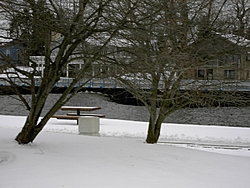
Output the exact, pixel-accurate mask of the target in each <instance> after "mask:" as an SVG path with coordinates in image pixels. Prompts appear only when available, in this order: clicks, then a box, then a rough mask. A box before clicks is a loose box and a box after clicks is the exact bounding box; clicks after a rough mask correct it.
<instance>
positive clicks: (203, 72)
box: [197, 70, 205, 78]
mask: <svg viewBox="0 0 250 188" xmlns="http://www.w3.org/2000/svg"><path fill="white" fill-rule="evenodd" d="M197 76H198V78H205V71H204V70H198V75H197Z"/></svg>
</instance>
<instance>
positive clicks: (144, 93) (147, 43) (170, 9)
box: [110, 0, 235, 144]
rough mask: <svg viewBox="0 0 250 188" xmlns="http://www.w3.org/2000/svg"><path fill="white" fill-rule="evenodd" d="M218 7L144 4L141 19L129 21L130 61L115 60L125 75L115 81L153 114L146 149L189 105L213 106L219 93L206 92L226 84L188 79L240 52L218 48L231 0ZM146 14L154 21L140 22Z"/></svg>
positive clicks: (184, 3) (126, 49)
mask: <svg viewBox="0 0 250 188" xmlns="http://www.w3.org/2000/svg"><path fill="white" fill-rule="evenodd" d="M213 3H216V2H215V1H213V0H211V1H198V2H193V1H185V0H183V1H157V2H156V1H150V0H148V1H144V4H141V6H140V7H138V9H137V10H136V11H135V13H136V14H131V15H130V21H131V22H130V25H129V26H130V29H128V30H127V32H123V33H120V37H121V38H122V37H123V38H124V41H126V42H127V46H126V47H123V48H121V51H123V53H124V54H125V56H126V55H127V58H126V60H125V61H124V58H121V59H117V58H116V59H113V61H115V62H116V64H117V65H118V66H119V67H120V68H121V69H123V70H124V74H123V75H115V76H116V77H117V79H119V80H120V81H121V82H122V83H124V84H125V86H126V87H127V88H128V91H130V92H131V93H132V94H133V95H134V96H135V97H136V98H138V99H140V100H141V101H142V102H143V103H144V104H145V106H146V107H147V109H148V111H149V113H150V117H149V126H148V134H147V138H146V142H147V143H152V144H153V143H156V142H157V141H158V139H159V136H160V130H161V124H162V122H163V121H164V119H165V118H166V117H167V116H168V115H170V114H171V113H173V112H174V111H176V110H178V109H180V108H182V107H185V106H187V105H190V104H199V103H200V104H204V103H209V102H211V101H212V100H213V99H214V97H215V96H216V92H208V93H206V92H205V89H206V88H210V89H211V88H217V89H218V85H217V83H221V82H220V81H221V80H217V81H218V82H217V81H209V80H203V81H199V80H198V79H197V77H193V76H192V77H190V76H189V75H192V74H191V73H192V72H193V71H195V70H196V69H197V68H198V67H201V66H206V65H209V63H211V62H216V60H217V59H219V58H220V57H221V54H223V53H224V54H225V53H233V52H234V50H235V48H234V47H231V48H229V44H228V43H226V42H225V43H220V44H217V45H213V44H215V43H216V41H218V40H222V39H221V36H220V35H218V34H217V29H221V28H223V25H221V28H217V26H218V23H219V21H220V19H221V18H220V14H221V12H222V10H223V7H224V6H225V3H226V0H225V1H223V2H220V7H218V6H215V5H214V4H213ZM144 14H147V15H149V16H148V17H147V19H140V18H142V17H144ZM129 26H128V28H129ZM138 28H139V29H138ZM220 32H222V31H221V30H220ZM222 41H223V40H222ZM110 61H112V60H110ZM208 99H210V100H208Z"/></svg>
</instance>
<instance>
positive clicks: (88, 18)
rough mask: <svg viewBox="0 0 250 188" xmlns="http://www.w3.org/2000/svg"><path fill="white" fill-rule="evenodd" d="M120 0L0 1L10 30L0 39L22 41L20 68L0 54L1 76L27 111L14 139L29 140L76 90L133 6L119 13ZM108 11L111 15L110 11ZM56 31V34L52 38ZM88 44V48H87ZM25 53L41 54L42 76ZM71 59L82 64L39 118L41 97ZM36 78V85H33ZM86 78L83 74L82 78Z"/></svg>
mask: <svg viewBox="0 0 250 188" xmlns="http://www.w3.org/2000/svg"><path fill="white" fill-rule="evenodd" d="M117 3H118V4H119V3H121V2H120V1H111V0H98V1H92V0H79V1H75V0H74V1H67V3H65V2H64V1H51V0H49V1H45V0H38V1H36V0H20V1H10V0H1V1H0V8H1V11H2V13H4V15H5V19H7V20H8V21H9V23H11V24H10V26H9V27H5V28H4V29H6V30H7V31H8V33H10V35H8V36H4V35H2V36H1V37H2V38H5V39H11V40H12V41H13V43H15V44H18V45H24V48H23V49H22V50H20V56H22V60H23V61H22V63H23V64H24V65H26V66H27V65H28V67H29V68H28V70H27V69H26V68H23V66H22V67H20V66H17V64H16V62H13V60H11V58H9V56H8V55H6V54H4V53H3V52H1V53H0V56H1V59H2V60H4V61H5V62H7V65H6V67H7V69H5V70H6V71H5V74H6V76H5V77H4V78H2V80H4V81H7V82H9V83H10V84H11V86H13V88H16V89H15V92H16V93H17V95H18V97H19V98H20V100H21V101H22V102H23V103H24V105H25V106H26V108H27V110H29V115H28V116H27V119H26V122H25V124H24V126H23V128H22V130H21V132H20V133H19V134H18V135H17V136H16V139H15V140H16V141H17V142H18V143H19V144H27V143H29V142H33V140H34V139H35V138H36V136H37V135H38V134H39V132H40V131H41V130H42V129H43V127H44V126H45V125H46V123H47V121H48V120H49V119H50V117H51V116H52V115H53V114H54V113H55V112H56V111H57V110H58V109H59V108H60V107H61V105H63V104H64V103H65V102H67V101H68V100H69V99H70V98H71V97H72V96H73V95H74V94H75V93H76V92H77V89H75V90H74V92H72V91H73V89H74V87H75V85H76V84H77V83H78V82H79V81H80V80H81V79H82V78H83V76H84V75H85V73H87V72H88V70H89V69H90V68H91V66H92V63H93V62H94V61H98V59H99V58H101V56H102V55H103V54H104V52H103V49H104V48H105V47H106V46H107V45H108V44H109V42H110V41H111V39H112V38H113V37H114V36H115V35H116V33H117V32H118V31H119V30H120V29H121V28H122V27H123V25H124V23H125V22H126V20H127V16H128V15H129V14H130V12H132V11H133V9H134V8H133V7H135V6H136V4H137V2H136V1H131V4H133V6H131V8H130V9H128V10H126V11H125V10H123V11H122V13H121V12H120V10H119V9H120V7H119V6H117ZM111 15H112V16H111ZM53 34H59V35H60V38H58V39H55V38H53V37H52V36H53ZM93 46H94V47H93ZM31 55H43V56H44V70H43V75H41V76H39V69H38V68H39V63H38V62H37V61H36V59H34V58H31V57H30V56H31ZM73 61H82V62H83V63H82V67H81V69H79V70H78V71H77V72H75V75H74V78H73V79H72V81H71V83H70V85H69V87H68V88H67V89H66V90H65V91H64V93H63V94H62V95H61V96H60V98H59V99H58V101H56V102H55V104H53V107H52V108H51V109H50V110H49V111H48V112H47V113H46V114H45V116H44V117H43V118H41V119H40V115H41V113H42V110H43V108H44V105H45V102H46V99H47V97H48V95H49V93H50V92H51V90H52V89H53V87H54V86H55V84H56V83H57V82H58V81H59V80H60V77H61V76H62V75H63V73H64V71H65V69H66V66H67V65H68V64H69V63H70V62H73ZM13 77H16V78H17V79H15V80H18V82H19V83H24V84H25V85H26V86H28V88H29V89H30V92H31V101H26V99H25V97H24V96H22V94H21V93H20V92H19V90H18V89H17V87H18V85H19V84H18V83H17V82H16V81H15V82H14V80H13ZM37 79H38V80H39V84H37ZM90 79H91V77H88V78H87V79H85V82H87V81H88V80H90Z"/></svg>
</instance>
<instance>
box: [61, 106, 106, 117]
mask: <svg viewBox="0 0 250 188" xmlns="http://www.w3.org/2000/svg"><path fill="white" fill-rule="evenodd" d="M100 109H101V107H83V106H62V107H61V110H72V111H76V115H77V116H80V115H81V113H80V112H81V111H94V110H100Z"/></svg>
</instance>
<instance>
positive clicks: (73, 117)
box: [52, 106, 105, 120]
mask: <svg viewBox="0 0 250 188" xmlns="http://www.w3.org/2000/svg"><path fill="white" fill-rule="evenodd" d="M100 109H101V108H100V107H82V106H62V107H61V110H63V111H65V110H66V111H76V112H75V113H67V114H66V115H53V116H52V118H57V119H67V120H78V118H79V117H81V116H93V117H99V118H104V117H105V115H104V114H86V113H85V114H81V111H85V112H86V111H95V110H100Z"/></svg>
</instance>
